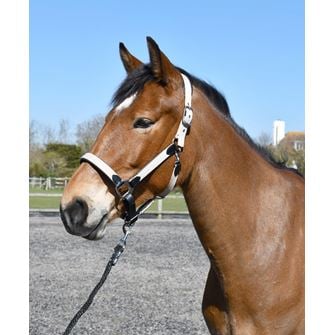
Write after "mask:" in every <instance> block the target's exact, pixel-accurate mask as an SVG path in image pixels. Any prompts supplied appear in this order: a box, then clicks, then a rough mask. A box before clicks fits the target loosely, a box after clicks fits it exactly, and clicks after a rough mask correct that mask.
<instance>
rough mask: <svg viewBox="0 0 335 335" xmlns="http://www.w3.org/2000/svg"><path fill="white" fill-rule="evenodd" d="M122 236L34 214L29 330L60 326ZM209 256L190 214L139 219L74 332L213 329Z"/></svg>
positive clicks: (59, 329)
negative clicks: (90, 232)
mask: <svg viewBox="0 0 335 335" xmlns="http://www.w3.org/2000/svg"><path fill="white" fill-rule="evenodd" d="M121 236H122V232H121V222H120V221H119V222H116V223H115V224H113V225H112V226H110V227H109V229H108V230H107V234H106V236H105V237H104V238H103V239H102V240H100V241H88V240H85V239H83V238H80V237H75V236H72V235H69V234H68V233H66V231H65V229H64V228H63V225H62V224H61V222H60V219H59V218H57V217H31V218H30V283H29V284H30V334H36V335H37V334H38V335H42V334H62V333H63V332H64V330H65V328H66V326H67V324H68V323H69V321H70V320H71V319H72V317H73V316H74V314H75V313H76V312H77V310H78V309H79V308H80V307H81V305H82V304H83V303H84V302H85V301H86V299H87V297H88V295H89V293H90V292H91V290H92V289H93V287H94V286H95V285H96V283H97V282H98V281H99V279H100V276H101V274H102V273H103V270H104V268H105V266H106V264H107V261H108V259H109V257H110V256H111V253H112V250H113V248H114V246H115V244H116V243H117V241H118V240H119V238H120V237H121ZM208 269H209V261H208V259H207V257H206V255H205V253H204V251H203V249H202V247H201V245H200V242H199V240H198V238H197V235H196V232H195V230H194V228H193V225H192V223H191V221H190V220H189V219H164V220H153V219H140V220H139V221H138V222H137V223H136V226H135V228H134V229H133V233H132V234H131V235H130V237H129V239H128V244H127V248H126V250H125V252H124V254H123V255H122V257H121V258H120V260H119V263H118V264H117V265H116V266H115V267H113V268H112V272H111V273H110V276H109V278H108V279H107V281H106V283H105V285H104V286H103V287H102V289H101V290H100V291H99V293H98V295H97V296H96V298H95V300H94V302H93V304H92V305H91V307H90V309H89V310H88V312H87V313H86V314H84V315H83V317H82V318H81V319H80V320H79V322H78V324H77V326H76V327H75V328H74V329H73V331H72V334H81V335H84V334H115V335H123V334H127V335H132V334H134V335H135V334H136V335H141V334H145V335H147V334H155V335H170V334H178V335H179V334H191V335H197V334H209V332H208V331H207V327H206V325H205V321H204V320H203V317H202V314H201V301H202V295H203V290H204V287H205V282H206V276H207V272H208Z"/></svg>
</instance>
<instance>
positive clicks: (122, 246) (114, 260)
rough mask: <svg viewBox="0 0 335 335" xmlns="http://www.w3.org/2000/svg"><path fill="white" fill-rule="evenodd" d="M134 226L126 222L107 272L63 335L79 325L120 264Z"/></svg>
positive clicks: (106, 269)
mask: <svg viewBox="0 0 335 335" xmlns="http://www.w3.org/2000/svg"><path fill="white" fill-rule="evenodd" d="M132 226H133V223H128V222H126V223H125V224H124V225H123V227H122V229H123V234H124V235H123V237H122V238H121V239H120V241H119V243H118V244H117V245H116V246H115V248H114V252H113V255H112V256H111V258H110V259H109V261H108V263H107V265H106V268H105V271H104V273H103V274H102V276H101V279H100V280H99V282H98V284H97V285H96V286H95V287H94V289H93V290H92V292H91V293H90V295H89V296H88V298H87V300H86V302H85V303H84V304H83V305H82V306H81V308H80V310H79V311H78V312H77V313H76V315H75V316H74V317H73V318H72V320H71V321H70V323H69V325H68V326H67V327H66V329H65V331H64V333H63V335H68V334H70V333H71V331H72V329H73V327H74V326H75V325H76V324H77V322H78V320H79V319H80V318H81V317H82V315H83V314H84V313H85V312H86V311H87V310H88V309H89V307H90V306H91V304H92V302H93V299H94V297H95V296H96V294H97V293H98V291H99V290H100V289H101V287H102V285H103V284H104V283H105V281H106V279H107V277H108V275H109V273H110V271H111V269H112V267H113V266H115V265H116V263H117V262H118V260H119V258H120V256H121V255H122V253H123V251H124V249H125V248H126V242H127V238H128V235H129V234H130V229H131V227H132Z"/></svg>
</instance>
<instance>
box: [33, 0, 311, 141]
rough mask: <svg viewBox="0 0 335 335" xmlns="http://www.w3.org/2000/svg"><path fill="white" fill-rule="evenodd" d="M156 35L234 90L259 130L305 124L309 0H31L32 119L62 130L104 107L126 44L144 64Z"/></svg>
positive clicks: (239, 118)
mask: <svg viewBox="0 0 335 335" xmlns="http://www.w3.org/2000/svg"><path fill="white" fill-rule="evenodd" d="M146 36H152V37H153V38H154V39H155V40H156V42H157V43H158V44H159V46H160V48H161V49H162V51H163V52H164V53H165V54H166V55H167V56H168V57H169V58H170V60H171V61H172V62H173V63H174V64H175V65H177V66H180V67H182V68H184V69H185V70H187V71H189V72H191V73H192V74H194V75H196V76H197V77H199V78H201V79H205V80H207V81H208V82H209V83H211V84H213V85H214V86H215V87H216V88H218V89H219V90H220V91H221V92H222V93H223V94H224V95H225V97H226V99H227V101H228V104H229V106H230V110H231V113H232V115H233V118H234V119H235V121H236V122H237V123H238V124H239V125H240V126H242V127H244V128H245V129H246V130H247V132H248V133H249V134H250V135H251V136H252V137H257V136H259V135H260V133H261V132H264V131H265V132H267V133H269V134H271V132H272V122H273V120H275V119H282V120H285V121H286V131H289V130H304V128H305V127H304V79H305V78H304V1H302V0H296V1H292V0H282V1H268V0H254V1H249V0H248V1H247V0H236V1H222V0H221V1H211V0H209V1H207V2H200V1H199V2H195V1H188V0H186V1H175V0H170V1H169V2H157V1H152V0H150V1H106V0H99V1H84V0H81V1H78V0H72V1H65V0H57V1H54V0H50V1H41V0H30V79H29V80H30V119H31V120H36V121H38V122H39V123H41V124H44V125H50V126H52V127H55V128H57V127H58V124H59V121H60V120H61V119H66V120H68V121H69V123H70V124H71V125H72V130H73V131H74V129H75V126H76V124H78V123H79V122H82V121H85V120H88V119H90V118H91V117H93V116H94V115H97V114H104V113H105V112H106V108H107V106H108V104H109V102H110V99H111V97H112V95H113V93H114V91H115V89H116V87H117V86H118V85H119V84H120V82H121V80H122V79H123V78H124V77H125V71H124V69H123V66H122V64H121V61H120V59H119V51H118V46H119V42H120V41H122V42H124V43H125V45H126V46H127V48H128V49H129V50H130V51H131V52H132V53H133V54H134V55H136V56H137V57H138V58H139V59H141V60H143V61H144V62H147V61H148V53H147V47H146V39H145V38H146Z"/></svg>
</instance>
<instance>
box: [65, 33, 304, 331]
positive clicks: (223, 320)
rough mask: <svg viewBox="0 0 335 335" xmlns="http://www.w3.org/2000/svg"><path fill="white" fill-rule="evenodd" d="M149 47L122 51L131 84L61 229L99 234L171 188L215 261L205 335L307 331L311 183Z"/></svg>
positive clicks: (69, 199)
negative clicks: (143, 51)
mask: <svg viewBox="0 0 335 335" xmlns="http://www.w3.org/2000/svg"><path fill="white" fill-rule="evenodd" d="M147 46H148V51H149V57H150V62H149V63H147V64H145V63H143V62H142V61H140V60H139V59H138V58H136V57H135V56H133V55H132V54H131V53H130V52H129V51H128V49H127V48H126V47H125V45H124V44H123V43H120V57H121V61H122V63H123V65H124V68H125V70H126V72H127V76H126V79H125V80H124V81H123V82H122V83H121V85H120V86H119V88H118V89H117V91H116V93H115V94H114V98H113V100H112V105H111V106H110V111H109V113H108V114H107V116H106V119H105V124H104V126H103V127H102V129H101V131H100V133H99V134H98V136H97V138H96V140H95V142H94V144H93V146H92V148H91V151H90V155H91V156H90V157H88V156H86V159H85V157H84V159H83V160H82V163H81V164H80V165H79V167H78V169H77V170H76V171H75V173H74V174H73V176H72V177H71V179H70V181H69V182H68V184H67V186H66V188H65V189H64V193H63V196H62V199H61V204H60V214H61V218H62V221H63V224H64V226H65V229H66V230H67V231H68V232H69V233H71V234H74V235H77V236H81V237H84V238H87V239H90V240H96V239H99V238H102V237H103V235H104V232H105V229H106V226H107V224H109V223H111V222H112V221H113V220H114V219H115V218H117V217H121V218H124V217H127V215H128V216H129V218H128V219H129V220H132V219H133V218H134V217H137V215H138V211H134V208H138V207H141V206H142V205H143V204H146V203H147V202H148V201H149V202H150V201H151V200H152V199H154V198H155V197H158V196H160V195H162V194H163V195H166V193H167V192H166V190H168V191H170V190H171V189H172V188H173V187H174V186H175V185H176V186H178V187H180V188H181V189H182V192H183V194H184V197H185V200H186V204H187V206H188V209H189V213H190V217H191V219H192V222H193V225H194V227H195V230H196V232H197V235H198V237H199V239H200V242H201V244H202V246H203V248H204V250H205V252H206V254H207V256H208V259H209V262H210V269H209V273H208V277H207V281H206V284H205V290H204V295H203V302H202V313H203V316H204V319H205V321H206V324H207V327H208V330H209V332H210V334H212V335H214V334H216V335H219V334H220V335H223V334H224V335H226V334H258V335H259V334H272V335H273V334H281V335H284V334H285V335H286V334H287V335H288V334H304V328H305V326H304V324H305V322H304V313H305V312H304V178H303V177H302V176H301V175H300V174H299V173H297V172H296V171H295V170H293V169H290V168H287V167H285V166H283V165H282V164H278V163H276V162H275V161H274V160H273V159H272V158H271V156H270V155H269V154H268V153H267V152H265V151H264V150H262V149H261V147H260V146H258V145H257V144H255V143H254V142H253V140H252V139H251V138H250V137H249V135H248V134H247V133H246V131H245V130H244V129H242V128H241V127H240V126H238V125H237V124H236V123H235V121H234V120H233V118H232V116H231V114H230V111H229V107H228V104H227V101H226V99H225V97H224V96H223V95H222V94H221V93H220V92H219V91H218V90H216V89H215V88H214V87H213V86H211V85H209V84H208V83H206V82H205V81H203V80H201V79H198V78H197V77H195V76H193V75H191V74H190V73H188V72H186V71H185V70H183V69H181V68H179V67H177V66H174V65H173V64H172V62H171V61H170V60H169V58H168V57H167V56H166V55H165V54H164V53H163V52H162V51H161V50H160V48H159V46H158V44H157V43H156V42H155V41H154V40H153V39H152V38H151V37H147ZM186 104H187V106H186ZM190 104H192V105H191V106H190ZM190 113H191V114H190ZM187 117H188V118H189V119H192V122H188V121H187V120H186V118H187ZM189 121H190V120H189ZM181 133H182V136H181V135H180V134H181ZM176 134H177V135H176ZM178 141H179V142H180V143H179V142H178ZM169 151H170V152H169ZM164 154H165V156H164V157H163V158H164V159H161V160H159V161H158V162H157V157H161V156H162V155H164ZM94 159H95V160H94ZM153 161H155V164H154V166H153V167H152V164H151V163H152V162H153ZM148 166H149V167H150V166H151V169H149V168H148ZM139 171H140V172H139ZM143 171H145V173H144V172H143ZM134 176H136V177H134ZM171 180H173V182H172V183H171ZM170 184H172V187H171V185H170ZM169 185H170V186H169ZM125 195H127V196H129V197H130V198H131V199H130V200H129V199H128V200H129V201H128V202H127V201H125V199H126V196H125ZM129 213H133V214H131V215H130V214H129ZM134 213H137V214H136V215H135V214H134Z"/></svg>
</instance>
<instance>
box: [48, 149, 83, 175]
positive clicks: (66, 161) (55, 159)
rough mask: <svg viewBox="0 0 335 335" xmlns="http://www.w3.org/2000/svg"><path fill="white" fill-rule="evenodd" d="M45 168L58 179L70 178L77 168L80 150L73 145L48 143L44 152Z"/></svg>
mask: <svg viewBox="0 0 335 335" xmlns="http://www.w3.org/2000/svg"><path fill="white" fill-rule="evenodd" d="M44 155H45V158H46V161H48V163H47V166H48V167H51V168H52V169H54V170H52V169H51V170H50V168H49V171H52V172H55V173H56V174H58V176H59V177H66V176H70V175H71V174H72V173H73V171H74V170H75V169H76V168H77V167H78V166H79V163H80V157H81V155H82V150H81V148H80V147H79V146H78V145H75V144H64V143H49V144H47V146H46V150H45V152H44Z"/></svg>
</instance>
